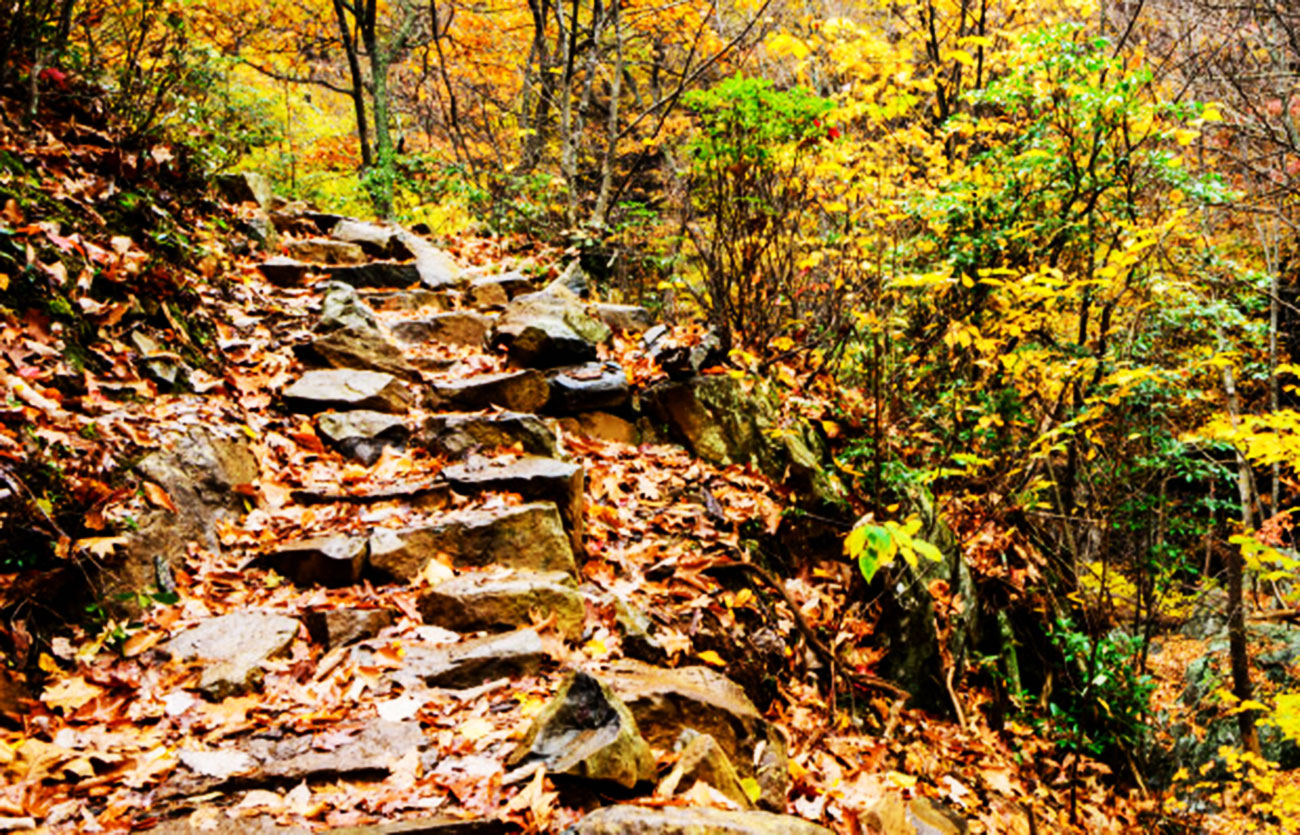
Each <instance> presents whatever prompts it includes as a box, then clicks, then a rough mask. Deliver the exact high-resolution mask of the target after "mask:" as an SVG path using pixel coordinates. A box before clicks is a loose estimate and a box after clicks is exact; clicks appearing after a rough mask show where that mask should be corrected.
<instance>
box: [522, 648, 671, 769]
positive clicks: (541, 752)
mask: <svg viewBox="0 0 1300 835" xmlns="http://www.w3.org/2000/svg"><path fill="white" fill-rule="evenodd" d="M507 762H508V763H509V764H510V765H514V766H518V767H519V768H527V767H528V766H529V765H532V764H534V763H540V764H542V765H544V766H545V768H546V770H547V772H548V773H551V774H563V775H567V776H572V777H582V778H585V779H587V780H592V781H597V782H609V783H615V784H617V785H620V786H623V787H624V788H628V789H630V788H632V787H634V786H635V785H636V784H637V783H640V782H645V781H649V780H653V779H654V776H655V760H654V755H653V754H652V753H651V752H650V746H649V745H647V744H646V741H645V740H644V739H643V738H642V737H641V734H640V733H639V732H638V731H637V726H636V719H634V718H633V716H632V713H631V712H630V711H629V710H628V709H627V706H626V705H624V704H623V703H622V702H621V701H620V700H619V698H618V697H617V696H615V695H614V693H613V692H612V691H611V690H610V688H609V685H607V684H605V683H604V682H602V681H600V680H599V679H597V678H596V677H595V676H592V675H590V674H588V673H584V672H578V673H574V674H573V675H572V676H570V677H569V678H568V679H567V680H566V681H565V682H564V684H562V685H560V690H559V692H557V693H556V694H555V697H554V698H553V699H552V700H551V702H550V703H549V704H548V705H547V706H546V707H545V708H544V709H543V710H542V712H541V713H540V714H538V716H537V719H536V720H534V722H533V725H532V727H531V728H530V729H529V731H528V733H527V735H526V736H525V737H524V739H523V741H522V742H520V743H519V747H518V748H516V749H515V750H514V752H513V753H511V755H510V757H509V758H508V760H507Z"/></svg>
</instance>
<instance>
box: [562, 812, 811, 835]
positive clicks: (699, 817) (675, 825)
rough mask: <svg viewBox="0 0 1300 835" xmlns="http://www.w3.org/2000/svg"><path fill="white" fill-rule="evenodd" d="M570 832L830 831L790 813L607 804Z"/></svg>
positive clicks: (785, 834) (708, 834) (726, 834)
mask: <svg viewBox="0 0 1300 835" xmlns="http://www.w3.org/2000/svg"><path fill="white" fill-rule="evenodd" d="M568 831H569V832H571V833H573V835H833V833H832V831H831V830H829V829H827V828H825V827H824V826H818V825H817V824H815V823H810V822H809V821H806V820H804V819H803V818H796V817H794V816H792V815H777V814H773V813H771V812H750V811H729V810H726V809H706V808H700V807H680V806H668V807H664V808H662V809H651V808H648V807H645V806H629V805H623V806H606V807H605V808H604V809H597V810H596V811H594V812H592V813H591V814H590V815H587V816H586V817H585V818H583V819H582V820H580V821H578V822H577V823H576V824H574V825H573V826H572V827H570V829H569V830H568Z"/></svg>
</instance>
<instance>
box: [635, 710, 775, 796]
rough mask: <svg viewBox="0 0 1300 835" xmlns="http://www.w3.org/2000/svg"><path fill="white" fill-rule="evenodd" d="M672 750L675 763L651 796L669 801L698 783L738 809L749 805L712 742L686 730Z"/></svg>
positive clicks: (732, 770)
mask: <svg viewBox="0 0 1300 835" xmlns="http://www.w3.org/2000/svg"><path fill="white" fill-rule="evenodd" d="M675 747H676V749H677V752H678V754H677V762H676V763H675V764H674V765H673V768H672V771H670V772H669V773H668V776H667V777H665V778H664V779H663V780H661V781H660V782H659V787H658V788H657V789H656V790H655V794H657V795H660V796H661V797H672V796H673V795H675V794H678V793H679V792H683V791H688V790H689V789H690V788H691V786H693V785H695V783H697V782H702V783H705V784H706V785H709V786H712V787H713V788H714V789H717V790H718V791H719V792H720V793H721V794H722V795H724V796H725V797H727V798H728V799H729V800H731V801H732V802H733V803H735V804H736V805H737V806H739V807H740V808H742V809H748V808H750V807H751V806H752V805H753V803H752V801H750V799H749V795H747V794H746V793H745V787H744V786H743V785H742V784H741V782H740V775H739V774H737V773H736V767H735V766H734V765H732V764H731V760H730V759H729V758H728V757H727V754H726V752H725V751H723V750H722V747H721V746H720V745H718V741H717V740H716V739H714V738H713V737H711V736H709V735H708V734H701V733H697V732H695V731H693V730H690V729H689V728H688V729H686V730H684V731H682V734H681V736H680V737H678V739H677V744H676V746H675Z"/></svg>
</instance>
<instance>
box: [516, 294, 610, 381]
mask: <svg viewBox="0 0 1300 835" xmlns="http://www.w3.org/2000/svg"><path fill="white" fill-rule="evenodd" d="M609 337H610V330H609V328H608V327H607V326H606V325H605V324H604V323H603V322H601V321H600V320H599V319H595V318H593V317H592V316H591V315H590V314H588V313H587V309H586V305H584V304H583V302H582V300H581V299H580V298H578V296H576V295H575V294H574V293H572V292H570V291H569V290H567V289H566V288H565V287H563V286H557V285H555V284H552V285H551V286H549V287H547V288H546V289H545V290H542V291H541V292H537V293H528V294H525V295H522V296H518V297H517V298H515V299H514V300H513V301H511V302H510V304H508V305H506V309H505V310H504V311H503V312H502V313H501V318H500V319H498V320H497V324H496V327H495V328H493V331H492V339H491V341H492V344H493V345H497V346H500V347H502V348H504V349H505V350H506V352H507V353H508V354H509V355H510V359H511V361H512V362H514V363H516V364H518V365H522V366H526V367H530V368H555V367H557V366H562V365H572V364H574V363H582V362H590V361H592V360H594V359H596V353H597V352H596V346H598V345H600V344H601V343H603V342H605V341H606V340H608V339H609Z"/></svg>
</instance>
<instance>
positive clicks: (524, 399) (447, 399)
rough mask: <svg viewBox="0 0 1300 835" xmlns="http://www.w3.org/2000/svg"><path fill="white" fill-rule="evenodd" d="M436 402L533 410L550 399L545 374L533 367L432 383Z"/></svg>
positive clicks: (515, 410) (471, 406) (463, 405)
mask: <svg viewBox="0 0 1300 835" xmlns="http://www.w3.org/2000/svg"><path fill="white" fill-rule="evenodd" d="M432 391H433V398H434V400H435V401H436V403H435V405H441V406H454V407H456V408H460V409H489V408H492V407H493V406H497V407H500V408H502V409H509V410H510V411H513V412H536V411H539V410H541V408H542V407H543V406H545V405H546V401H547V400H548V399H550V396H551V389H550V387H549V386H548V385H547V383H546V378H545V377H543V376H542V375H541V374H539V373H538V372H537V371H534V370H532V369H526V370H523V371H503V372H501V373H498V374H480V375H477V376H474V377H468V378H466V379H463V380H457V381H455V382H450V383H435V384H434V385H433V387H432Z"/></svg>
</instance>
